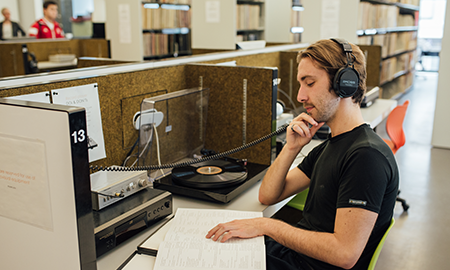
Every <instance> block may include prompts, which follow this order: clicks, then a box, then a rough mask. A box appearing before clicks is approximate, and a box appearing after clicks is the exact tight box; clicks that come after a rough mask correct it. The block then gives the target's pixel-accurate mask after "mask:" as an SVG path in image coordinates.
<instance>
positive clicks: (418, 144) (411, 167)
mask: <svg viewBox="0 0 450 270" xmlns="http://www.w3.org/2000/svg"><path fill="white" fill-rule="evenodd" d="M416 74H417V75H416V78H415V83H414V87H413V88H412V89H411V90H410V91H408V92H407V93H406V94H404V95H403V96H401V97H400V99H399V100H398V101H399V104H402V103H403V102H404V101H405V100H409V101H410V105H409V108H408V111H407V113H406V117H405V121H404V125H403V127H404V130H405V133H406V144H405V145H404V146H403V147H402V148H401V149H400V150H399V151H398V152H397V154H396V157H397V163H398V166H399V170H400V178H401V179H400V190H401V194H400V195H401V197H402V198H404V199H406V201H407V202H408V204H409V205H410V208H409V210H408V212H404V211H403V208H402V207H401V204H400V203H397V205H396V208H395V211H394V218H395V220H396V223H395V225H394V227H393V228H392V230H391V232H390V234H389V236H388V238H387V240H386V242H385V245H384V247H383V250H382V252H381V254H380V257H379V259H378V262H377V265H376V267H375V269H377V270H384V269H389V270H395V269H402V270H403V269H408V270H410V269H450V262H449V260H450V195H449V191H450V177H449V176H450V163H449V160H450V150H449V149H438V148H433V147H432V146H431V136H432V129H433V118H434V108H435V99H436V89H437V81H438V73H436V72H417V73H416ZM384 125H385V123H381V124H380V127H379V128H377V133H378V134H379V135H380V136H382V137H385V136H386V132H385V129H384ZM286 208H289V207H287V206H286V207H284V208H283V209H282V210H281V211H280V212H279V213H277V214H276V217H279V218H283V217H290V218H292V213H290V212H289V211H291V210H289V209H286Z"/></svg>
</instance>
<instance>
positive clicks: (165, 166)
mask: <svg viewBox="0 0 450 270" xmlns="http://www.w3.org/2000/svg"><path fill="white" fill-rule="evenodd" d="M288 126H289V124H284V125H282V126H281V127H280V128H279V129H277V130H275V131H274V132H272V133H270V134H268V135H266V136H264V137H261V138H259V139H257V140H254V141H252V142H249V143H247V144H244V145H242V146H239V147H236V148H234V149H231V150H228V151H226V152H222V153H219V154H215V155H212V156H206V157H203V158H200V159H191V160H189V161H185V162H177V163H169V164H163V165H149V166H137V167H117V166H116V167H104V166H98V165H96V166H90V169H91V171H92V172H96V171H149V170H159V169H169V168H178V167H184V166H189V165H192V164H196V163H200V162H204V161H209V160H215V159H219V158H222V157H225V156H229V155H232V154H234V153H237V152H239V151H242V150H245V149H247V148H249V147H252V146H254V145H257V144H259V143H261V142H263V141H265V140H267V139H270V138H272V137H273V136H275V135H278V134H280V133H282V132H284V131H285V130H286V128H287V127H288Z"/></svg>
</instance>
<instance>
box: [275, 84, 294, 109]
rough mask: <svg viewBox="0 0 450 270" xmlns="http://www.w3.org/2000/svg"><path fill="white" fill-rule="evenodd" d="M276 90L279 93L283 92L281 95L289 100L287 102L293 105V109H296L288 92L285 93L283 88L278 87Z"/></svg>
mask: <svg viewBox="0 0 450 270" xmlns="http://www.w3.org/2000/svg"><path fill="white" fill-rule="evenodd" d="M278 91H279V92H280V93H281V94H283V95H284V96H285V97H286V98H287V99H288V100H289V102H290V103H291V105H292V107H294V110H295V111H297V106H295V103H294V101H293V100H292V98H291V97H290V96H289V95H288V94H286V92H284V91H283V90H281V89H280V88H278Z"/></svg>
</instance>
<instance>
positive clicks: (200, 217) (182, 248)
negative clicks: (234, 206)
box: [154, 208, 266, 270]
mask: <svg viewBox="0 0 450 270" xmlns="http://www.w3.org/2000/svg"><path fill="white" fill-rule="evenodd" d="M256 217H262V213H261V212H246V211H230V210H215V209H214V210H206V209H182V208H179V209H178V211H177V213H176V215H175V218H174V220H173V221H172V224H171V227H170V229H169V231H168V232H167V234H166V237H165V240H164V242H162V243H161V245H160V246H159V250H158V255H157V257H156V263H155V267H154V269H159V270H166V269H188V270H189V269H236V268H239V269H262V270H263V269H265V268H266V266H265V260H266V256H265V245H264V237H263V236H259V237H255V238H251V239H230V240H228V241H227V242H225V243H220V242H219V241H218V242H215V241H213V240H211V239H207V238H206V237H205V236H206V234H207V233H208V231H209V230H210V229H212V228H213V227H214V226H216V225H217V224H219V223H224V222H229V221H232V220H234V219H245V218H256Z"/></svg>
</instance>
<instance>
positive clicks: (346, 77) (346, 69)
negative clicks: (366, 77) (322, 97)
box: [331, 38, 359, 98]
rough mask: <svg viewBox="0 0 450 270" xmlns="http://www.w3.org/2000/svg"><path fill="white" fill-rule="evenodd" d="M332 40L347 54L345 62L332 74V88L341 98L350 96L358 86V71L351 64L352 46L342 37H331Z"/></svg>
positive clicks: (352, 56)
mask: <svg viewBox="0 0 450 270" xmlns="http://www.w3.org/2000/svg"><path fill="white" fill-rule="evenodd" d="M331 40H332V41H334V42H336V43H338V44H340V45H341V46H342V48H343V49H344V53H345V55H346V56H347V64H346V65H345V66H343V67H341V68H340V69H339V70H338V71H337V72H336V75H335V76H334V79H333V89H334V91H335V92H336V94H337V95H338V96H339V97H341V98H347V97H351V96H353V95H354V94H355V93H356V90H358V86H359V73H358V71H356V70H355V68H354V65H353V58H354V57H355V56H354V55H353V54H352V52H353V50H352V46H351V45H350V44H349V43H348V42H347V41H346V40H344V39H339V38H332V39H331Z"/></svg>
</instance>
